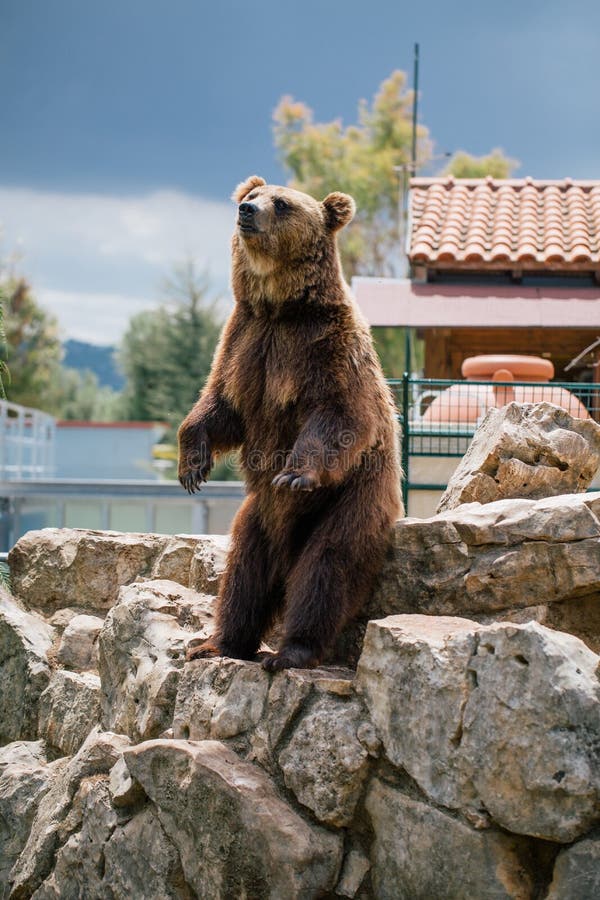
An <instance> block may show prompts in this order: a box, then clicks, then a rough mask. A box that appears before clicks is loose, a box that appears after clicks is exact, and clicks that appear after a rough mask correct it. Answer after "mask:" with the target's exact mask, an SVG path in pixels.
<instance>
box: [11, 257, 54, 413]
mask: <svg viewBox="0 0 600 900" xmlns="http://www.w3.org/2000/svg"><path fill="white" fill-rule="evenodd" d="M0 305H1V306H2V309H3V314H4V333H5V336H6V343H5V347H4V348H3V351H4V360H5V363H6V364H7V366H8V371H9V377H8V378H7V379H6V396H7V399H8V400H10V401H12V402H13V403H20V404H21V405H23V406H31V407H35V408H36V409H42V410H45V411H46V412H49V413H53V414H55V415H56V414H57V413H59V407H60V399H59V393H58V390H57V385H58V379H59V374H60V364H61V359H62V347H61V343H60V339H59V336H58V326H57V322H56V319H54V317H53V316H51V315H49V314H48V313H46V312H45V311H44V310H43V309H42V308H41V307H40V306H39V305H38V303H37V302H36V300H35V297H34V296H33V293H32V290H31V287H30V285H29V284H28V282H27V281H26V280H25V279H24V278H18V277H15V276H12V275H11V276H6V275H5V276H4V277H3V278H2V279H1V280H0Z"/></svg>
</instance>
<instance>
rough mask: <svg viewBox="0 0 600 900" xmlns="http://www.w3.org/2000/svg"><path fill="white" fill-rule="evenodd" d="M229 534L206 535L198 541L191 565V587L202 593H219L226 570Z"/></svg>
mask: <svg viewBox="0 0 600 900" xmlns="http://www.w3.org/2000/svg"><path fill="white" fill-rule="evenodd" d="M228 550H229V536H228V535H221V534H211V535H204V536H203V537H202V539H201V540H199V541H198V543H197V545H196V549H195V551H194V556H193V558H192V563H191V566H190V587H191V588H193V589H194V590H195V591H198V592H199V593H201V594H213V595H215V596H216V595H217V593H218V590H219V582H220V580H221V575H222V574H223V572H224V571H225V564H226V562H227V551H228Z"/></svg>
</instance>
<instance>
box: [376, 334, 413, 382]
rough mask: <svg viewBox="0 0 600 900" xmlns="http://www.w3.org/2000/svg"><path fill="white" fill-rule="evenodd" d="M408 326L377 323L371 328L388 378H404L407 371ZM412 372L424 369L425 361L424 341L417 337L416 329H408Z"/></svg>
mask: <svg viewBox="0 0 600 900" xmlns="http://www.w3.org/2000/svg"><path fill="white" fill-rule="evenodd" d="M406 331H407V329H406V328H398V327H394V326H380V325H377V326H375V327H373V328H371V334H372V336H373V343H374V344H375V349H376V351H377V354H378V355H379V359H380V360H381V366H382V368H383V373H384V375H385V377H386V378H402V376H403V374H404V372H405V371H406ZM408 340H409V344H410V351H409V352H410V369H411V372H419V371H422V369H423V366H424V363H425V351H424V344H423V341H421V340H418V339H417V338H416V337H415V333H414V329H412V328H410V329H408Z"/></svg>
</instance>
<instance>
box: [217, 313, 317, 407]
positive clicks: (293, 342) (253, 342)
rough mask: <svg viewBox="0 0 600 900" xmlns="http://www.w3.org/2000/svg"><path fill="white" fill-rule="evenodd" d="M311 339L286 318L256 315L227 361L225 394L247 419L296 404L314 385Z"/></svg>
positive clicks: (247, 325) (242, 333)
mask: <svg viewBox="0 0 600 900" xmlns="http://www.w3.org/2000/svg"><path fill="white" fill-rule="evenodd" d="M309 345H310V340H307V336H306V334H304V333H303V332H302V330H301V329H298V328H297V327H294V325H293V324H289V323H285V322H277V321H275V322H270V321H268V320H264V319H252V320H250V321H249V322H247V324H246V326H245V327H244V329H243V330H242V331H241V333H240V334H239V335H238V338H237V341H236V346H235V350H234V352H233V353H232V354H231V356H230V358H229V359H228V361H227V364H226V373H225V396H226V397H227V399H228V400H229V402H230V403H231V404H232V406H233V407H234V409H236V410H237V412H239V413H240V414H241V416H242V418H243V419H245V420H248V418H250V417H252V418H254V419H255V418H256V417H259V418H262V417H263V416H270V415H273V414H277V413H281V412H282V411H283V410H284V409H286V408H290V407H294V406H295V405H296V404H297V403H298V402H299V401H301V400H302V398H303V397H305V396H306V392H307V390H308V388H309V386H310V383H311V379H310V374H309V370H308V368H307V365H306V362H307V354H308V353H309V349H310V346H309Z"/></svg>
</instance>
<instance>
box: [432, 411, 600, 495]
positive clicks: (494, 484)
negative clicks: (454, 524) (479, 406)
mask: <svg viewBox="0 0 600 900" xmlns="http://www.w3.org/2000/svg"><path fill="white" fill-rule="evenodd" d="M599 467H600V426H599V425H597V424H596V422H594V421H593V420H592V419H577V418H574V417H573V416H570V415H569V413H568V412H567V411H566V410H564V409H562V408H561V407H559V406H554V405H553V404H552V403H545V402H543V403H509V404H508V405H507V406H503V407H502V408H500V409H490V410H489V411H488V412H487V414H486V416H485V418H484V420H483V422H482V423H481V425H480V426H479V428H478V429H477V431H476V432H475V434H474V436H473V440H472V442H471V444H470V446H469V449H468V450H467V452H466V453H465V455H464V457H463V458H462V460H461V462H460V463H459V464H458V467H457V469H456V470H455V472H454V474H453V475H452V477H451V479H450V481H449V483H448V487H447V488H446V490H445V491H444V493H443V495H442V498H441V500H440V502H439V505H438V512H443V511H444V510H447V509H454V508H455V507H457V506H460V504H462V503H472V502H474V501H475V502H479V503H490V502H491V501H494V500H502V499H505V498H508V497H531V498H533V499H539V498H540V497H550V496H554V495H556V494H570V493H573V492H577V491H585V490H586V489H587V488H588V487H589V485H590V484H591V483H592V480H593V478H594V476H595V474H596V472H597V471H598V468H599Z"/></svg>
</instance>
